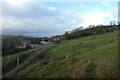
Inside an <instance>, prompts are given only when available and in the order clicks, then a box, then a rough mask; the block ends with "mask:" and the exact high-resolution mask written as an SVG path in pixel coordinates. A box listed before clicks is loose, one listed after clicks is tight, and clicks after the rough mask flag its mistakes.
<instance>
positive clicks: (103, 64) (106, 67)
mask: <svg viewBox="0 0 120 80" xmlns="http://www.w3.org/2000/svg"><path fill="white" fill-rule="evenodd" d="M95 70H96V78H115V77H116V75H115V73H116V71H115V70H113V68H112V65H111V63H110V61H109V60H108V59H101V60H99V61H98V62H97V65H96V69H95Z"/></svg>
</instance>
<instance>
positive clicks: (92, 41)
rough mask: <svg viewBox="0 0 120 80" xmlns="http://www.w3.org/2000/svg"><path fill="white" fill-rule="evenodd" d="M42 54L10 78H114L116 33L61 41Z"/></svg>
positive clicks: (116, 64) (115, 72) (116, 66)
mask: <svg viewBox="0 0 120 80" xmlns="http://www.w3.org/2000/svg"><path fill="white" fill-rule="evenodd" d="M43 53H44V54H45V55H44V56H43V57H42V58H36V59H35V60H34V61H33V62H32V63H31V64H30V65H29V66H26V67H24V69H21V70H19V71H18V73H17V74H14V75H16V76H14V77H28V78H33V77H38V78H41V77H51V78H58V77H62V78H63V77H69V78H76V77H77V78H79V77H81V78H84V77H88V78H89V77H102V78H104V77H116V74H117V68H118V62H117V61H118V58H117V57H118V32H117V31H116V32H110V33H106V34H102V35H93V36H88V37H81V38H77V39H71V40H65V41H62V42H61V43H59V44H58V45H57V46H55V47H51V48H49V49H47V50H46V51H44V52H43ZM38 57H39V56H38ZM11 74H13V73H12V72H11Z"/></svg>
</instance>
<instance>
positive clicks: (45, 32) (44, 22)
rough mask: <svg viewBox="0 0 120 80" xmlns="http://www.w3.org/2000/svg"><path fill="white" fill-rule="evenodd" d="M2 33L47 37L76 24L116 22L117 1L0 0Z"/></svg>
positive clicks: (76, 25) (63, 31) (67, 29)
mask: <svg viewBox="0 0 120 80" xmlns="http://www.w3.org/2000/svg"><path fill="white" fill-rule="evenodd" d="M0 4H1V6H0V23H1V25H0V27H1V30H2V34H11V35H13V34H17V35H18V34H19V35H28V36H36V37H44V36H47V37H50V36H53V35H60V34H64V33H65V31H71V30H73V29H75V28H77V27H81V26H83V27H84V28H87V27H88V26H89V25H98V24H104V25H107V24H109V23H110V21H114V20H115V21H118V2H117V1H115V2H112V1H109V0H106V1H104V2H101V1H98V2H95V1H89V2H87V1H86V2H84V1H81V2H79V1H71V2H70V1H59V0H58V2H54V1H49V2H48V1H38V0H27V1H26V0H2V1H1V2H0Z"/></svg>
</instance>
